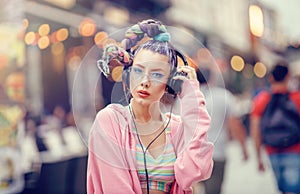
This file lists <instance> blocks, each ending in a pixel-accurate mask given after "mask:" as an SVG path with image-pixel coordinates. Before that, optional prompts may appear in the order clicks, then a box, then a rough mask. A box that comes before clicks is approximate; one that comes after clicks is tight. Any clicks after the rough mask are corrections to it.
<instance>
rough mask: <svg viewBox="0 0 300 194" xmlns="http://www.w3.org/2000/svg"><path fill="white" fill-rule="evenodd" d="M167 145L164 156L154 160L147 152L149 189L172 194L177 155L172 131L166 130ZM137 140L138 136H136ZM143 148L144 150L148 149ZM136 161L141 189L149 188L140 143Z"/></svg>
mask: <svg viewBox="0 0 300 194" xmlns="http://www.w3.org/2000/svg"><path fill="white" fill-rule="evenodd" d="M165 132H166V144H165V147H164V150H163V152H162V154H160V155H159V156H157V157H156V158H153V157H152V155H151V154H150V153H149V151H148V150H147V151H146V163H147V171H148V177H149V188H150V189H151V190H160V191H164V192H167V193H168V192H170V189H171V186H172V182H173V181H174V180H175V178H174V163H175V160H176V155H175V151H174V147H173V144H172V142H171V137H170V129H169V127H167V128H166V131H165ZM136 138H137V135H136ZM142 146H143V149H144V150H145V149H146V148H145V147H144V145H142ZM136 148H137V149H136V151H137V152H136V161H137V167H138V175H139V179H140V183H141V188H142V189H146V188H147V182H146V175H145V167H144V154H143V150H142V148H141V145H140V143H139V141H137V144H136Z"/></svg>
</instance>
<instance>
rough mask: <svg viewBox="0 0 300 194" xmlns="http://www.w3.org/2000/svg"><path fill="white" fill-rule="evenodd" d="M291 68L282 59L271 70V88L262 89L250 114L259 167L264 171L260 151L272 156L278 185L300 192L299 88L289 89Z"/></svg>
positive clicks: (290, 193)
mask: <svg viewBox="0 0 300 194" xmlns="http://www.w3.org/2000/svg"><path fill="white" fill-rule="evenodd" d="M289 76H290V75H289V69H288V65H287V63H286V62H284V61H279V62H278V63H277V64H276V65H275V66H274V67H273V69H272V70H271V73H270V75H269V77H268V78H269V82H270V84H271V87H270V91H262V92H260V93H259V94H258V95H257V96H256V97H255V98H254V101H253V108H252V112H251V116H250V127H251V136H252V138H253V141H254V143H255V148H256V154H257V162H258V170H259V171H265V165H264V163H263V160H262V156H261V152H262V148H263V147H264V149H265V151H266V153H267V154H268V156H269V159H270V162H271V165H272V169H273V172H274V175H275V177H276V181H277V186H278V189H279V190H280V191H281V192H282V193H283V194H300V116H299V113H300V91H289V90H288V81H289Z"/></svg>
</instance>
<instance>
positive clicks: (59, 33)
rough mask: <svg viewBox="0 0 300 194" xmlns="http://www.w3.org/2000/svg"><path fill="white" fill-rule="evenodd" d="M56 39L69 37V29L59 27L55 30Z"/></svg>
mask: <svg viewBox="0 0 300 194" xmlns="http://www.w3.org/2000/svg"><path fill="white" fill-rule="evenodd" d="M55 37H56V40H57V41H59V42H60V41H64V40H66V39H67V38H68V37H69V31H68V30H67V29H66V28H61V29H59V30H58V31H57V32H56V36H55Z"/></svg>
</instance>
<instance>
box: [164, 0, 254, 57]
mask: <svg viewBox="0 0 300 194" xmlns="http://www.w3.org/2000/svg"><path fill="white" fill-rule="evenodd" d="M247 12H248V1H246V0H243V1H241V0H230V1H220V0H219V1H217V2H216V1H209V0H191V1H183V0H181V1H174V3H173V6H172V8H170V9H169V10H168V12H167V13H166V15H167V17H168V19H169V20H171V21H174V22H178V23H181V24H183V25H186V26H188V27H191V28H193V29H195V30H197V31H200V32H203V33H205V34H206V35H207V36H217V37H219V38H220V39H221V40H222V41H223V43H225V44H228V45H229V46H231V47H233V48H235V49H237V50H240V51H241V52H247V51H249V50H250V46H251V45H250V40H249V31H248V23H249V22H248V14H247Z"/></svg>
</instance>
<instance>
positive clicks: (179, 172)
mask: <svg viewBox="0 0 300 194" xmlns="http://www.w3.org/2000/svg"><path fill="white" fill-rule="evenodd" d="M182 88H183V89H182V92H181V94H180V95H179V97H180V99H181V105H182V111H181V115H180V116H176V115H170V114H167V115H166V116H167V117H168V118H170V116H171V121H170V124H169V125H170V126H171V133H170V134H171V139H172V143H173V145H174V148H175V152H176V156H177V158H176V162H175V164H174V172H175V180H176V181H175V184H174V185H173V189H172V191H173V193H176V194H181V193H192V189H191V186H192V185H193V184H194V183H196V182H199V181H202V180H205V179H208V178H209V177H210V176H211V172H212V167H213V160H212V152H213V144H212V143H210V142H208V140H207V130H208V128H209V125H210V117H209V115H208V113H207V111H206V107H205V100H204V97H203V94H202V93H201V92H200V90H199V83H198V81H197V80H189V81H185V82H184V83H183V87H182ZM132 128H133V123H132V116H131V114H130V111H129V109H128V107H124V106H122V105H118V104H111V105H108V106H107V107H106V108H104V109H102V110H101V111H99V112H98V114H97V116H96V119H95V121H94V124H93V126H92V129H91V132H90V136H89V159H88V170H87V193H88V194H92V193H95V194H102V193H104V194H110V193H112V194H118V193H122V194H123V193H126V194H130V193H135V194H141V193H142V190H141V186H140V182H139V177H138V173H137V169H136V162H135V149H136V142H135V141H136V139H135V135H134V132H133V131H132V130H131V129H132Z"/></svg>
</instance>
